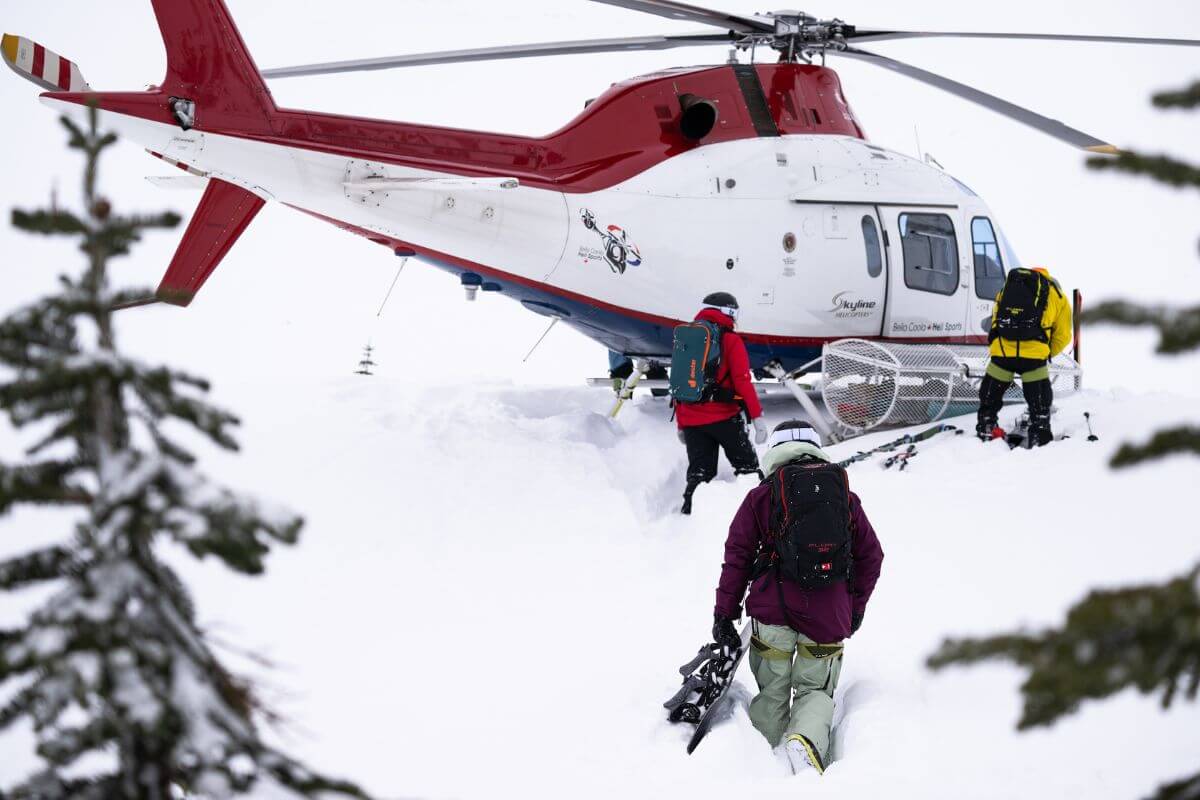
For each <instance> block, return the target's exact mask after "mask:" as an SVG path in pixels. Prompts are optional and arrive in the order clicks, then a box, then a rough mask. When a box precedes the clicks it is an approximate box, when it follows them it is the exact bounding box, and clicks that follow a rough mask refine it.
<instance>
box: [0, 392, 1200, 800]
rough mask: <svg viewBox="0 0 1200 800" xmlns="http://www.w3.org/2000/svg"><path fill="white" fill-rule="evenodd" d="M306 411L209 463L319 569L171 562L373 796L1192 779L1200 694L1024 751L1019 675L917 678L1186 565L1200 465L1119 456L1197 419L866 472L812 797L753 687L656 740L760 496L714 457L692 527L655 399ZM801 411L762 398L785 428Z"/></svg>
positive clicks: (1098, 792) (306, 730) (1126, 426)
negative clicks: (283, 510)
mask: <svg viewBox="0 0 1200 800" xmlns="http://www.w3.org/2000/svg"><path fill="white" fill-rule="evenodd" d="M294 390H295V396H296V397H298V398H301V400H300V401H298V402H295V403H292V404H289V405H284V406H280V405H277V404H276V403H275V402H273V400H277V398H278V397H279V396H280V395H281V394H284V393H286V392H288V391H289V387H284V386H280V385H276V386H274V387H273V388H272V390H271V391H270V392H266V391H263V390H262V388H261V387H254V388H253V389H251V387H249V386H242V387H235V388H234V392H233V394H235V395H240V394H242V393H243V392H244V393H245V395H246V396H245V397H237V398H236V400H237V401H238V402H236V404H235V407H237V408H238V410H239V412H241V413H242V414H243V415H244V418H246V419H247V420H248V427H247V430H246V431H245V435H244V437H243V438H244V444H245V449H244V455H242V456H239V457H230V456H226V455H224V454H216V455H212V456H211V457H210V458H209V463H208V465H207V469H208V470H210V471H211V472H212V473H213V475H214V477H218V478H219V479H220V480H221V481H222V482H225V483H228V484H230V485H237V486H239V487H242V488H245V489H248V490H253V491H255V492H258V493H260V494H262V495H263V496H264V498H266V499H271V500H279V501H281V502H283V503H286V504H289V505H291V506H292V507H294V508H295V509H296V510H297V511H299V512H301V513H303V514H304V515H305V516H306V517H307V526H306V528H305V531H304V534H303V536H302V539H301V543H300V545H299V547H297V548H294V549H292V550H290V551H289V550H286V549H278V550H277V551H276V553H275V555H273V556H272V558H271V560H270V561H269V562H268V573H267V577H266V578H264V579H245V578H239V577H236V576H231V575H229V574H228V573H226V572H225V571H224V570H222V569H220V568H219V567H216V566H214V565H212V564H197V563H195V562H193V561H192V560H191V559H190V558H187V557H183V556H181V557H179V558H177V559H174V560H175V561H176V562H177V563H178V565H179V568H180V569H181V571H182V572H183V574H184V577H185V578H186V579H187V580H188V581H189V583H190V584H191V585H193V586H194V587H195V588H196V592H195V593H196V600H197V602H198V605H199V607H200V609H201V612H202V614H203V615H204V618H205V619H206V620H208V621H209V622H210V623H211V624H212V625H213V626H214V627H215V628H216V629H217V631H218V632H219V633H220V634H221V636H222V638H224V639H230V640H233V641H235V642H237V643H239V644H241V645H243V646H246V647H248V648H249V649H250V650H252V651H254V652H256V653H258V654H260V655H264V656H266V657H268V658H270V659H272V660H274V661H276V662H277V663H278V664H279V667H278V669H277V670H275V671H274V672H268V673H265V674H264V673H262V670H261V668H259V667H256V666H254V665H252V664H250V663H249V662H246V663H241V662H240V661H238V662H237V663H238V664H239V666H240V667H242V668H243V669H245V670H247V671H249V672H251V673H257V674H260V675H262V677H263V681H264V683H265V685H266V686H267V687H268V690H270V689H271V688H272V687H276V691H275V692H274V694H276V695H279V698H278V699H277V700H276V704H277V705H279V706H280V707H281V708H280V710H282V711H283V712H284V713H285V715H286V716H287V717H289V718H290V720H291V723H292V724H291V725H289V726H288V727H286V728H285V729H284V730H283V731H281V732H279V733H278V734H274V735H275V736H276V737H277V738H278V739H279V740H280V741H279V743H280V744H281V745H282V746H283V747H285V748H286V749H288V750H290V751H292V752H294V753H296V754H297V755H299V756H302V757H304V758H306V759H308V760H309V761H310V763H311V764H313V766H316V767H318V768H321V769H323V770H326V771H329V772H331V773H333V774H339V775H344V776H346V777H349V778H352V779H354V780H359V781H361V782H362V783H363V784H364V785H365V786H366V787H368V788H369V789H370V790H371V791H373V792H375V793H377V794H378V795H379V796H381V797H397V796H405V797H431V798H457V797H462V798H467V797H501V796H503V797H509V796H512V797H518V796H519V797H563V796H565V797H601V796H606V797H611V796H622V797H650V796H657V797H664V796H665V797H675V796H679V797H683V796H687V797H689V798H696V797H713V798H723V799H724V798H729V797H730V796H736V795H735V794H731V793H738V792H753V793H754V796H756V797H794V796H797V794H798V793H802V794H804V795H805V796H808V797H833V796H837V797H838V798H841V800H852V799H853V798H868V797H869V798H875V797H878V796H879V792H880V790H881V789H886V792H887V797H888V798H889V800H896V798H929V797H946V798H961V797H972V798H993V797H994V798H1010V797H1014V796H1025V797H1063V796H1067V795H1068V794H1077V795H1079V796H1087V797H1089V798H1109V797H1111V798H1138V797H1141V796H1144V795H1146V794H1147V793H1148V792H1149V790H1150V789H1151V788H1152V787H1153V786H1154V785H1156V784H1157V783H1158V782H1160V781H1161V780H1166V779H1168V778H1172V777H1177V776H1179V775H1181V774H1184V773H1185V772H1187V771H1188V770H1189V769H1194V763H1193V762H1194V755H1195V752H1194V751H1195V738H1194V734H1195V730H1196V725H1197V722H1200V714H1198V712H1197V708H1196V706H1195V705H1194V704H1193V705H1188V704H1182V705H1180V706H1179V707H1177V709H1176V710H1174V711H1172V712H1170V713H1168V714H1162V713H1160V711H1159V709H1158V705H1157V701H1156V698H1147V697H1141V696H1137V695H1136V694H1134V693H1132V692H1129V693H1126V694H1123V695H1120V696H1118V697H1116V698H1114V699H1112V700H1110V701H1108V702H1105V703H1095V704H1090V705H1088V706H1086V707H1085V708H1084V710H1083V712H1082V713H1080V714H1078V715H1077V716H1075V717H1072V718H1069V719H1066V720H1064V721H1062V722H1060V723H1059V724H1058V725H1057V726H1055V727H1054V728H1052V729H1049V730H1039V731H1035V732H1030V733H1027V734H1024V735H1017V734H1016V733H1015V731H1014V724H1015V722H1016V719H1017V715H1018V712H1019V702H1018V695H1017V688H1018V685H1019V682H1020V674H1019V673H1018V672H1017V671H1016V670H1014V669H1012V668H1010V667H1007V666H1004V665H997V664H991V665H986V666H982V667H977V668H973V669H954V670H949V671H945V672H943V673H938V674H934V673H930V672H928V671H927V670H926V669H925V668H924V666H923V661H924V659H925V657H926V656H927V655H928V654H929V653H930V652H931V651H932V650H933V649H934V648H935V647H936V646H937V644H938V643H939V642H940V641H941V640H942V639H943V638H944V637H945V636H947V635H952V634H953V635H967V634H984V633H989V632H997V631H1000V630H1007V629H1011V628H1014V627H1017V626H1022V625H1023V626H1027V627H1038V626H1041V625H1045V624H1049V623H1052V622H1055V621H1057V620H1059V619H1060V617H1061V615H1062V612H1063V611H1064V610H1065V609H1066V607H1067V606H1068V605H1069V604H1070V603H1071V602H1073V601H1075V600H1077V599H1078V598H1080V597H1081V596H1082V595H1083V593H1084V592H1085V591H1086V590H1087V589H1088V588H1090V587H1092V586H1115V585H1121V584H1125V583H1130V582H1135V581H1141V580H1151V579H1159V578H1162V577H1165V576H1167V575H1171V574H1174V573H1176V572H1178V571H1180V570H1181V569H1183V568H1185V567H1186V566H1187V565H1190V564H1191V563H1194V560H1195V558H1196V557H1197V555H1198V553H1197V548H1196V541H1195V539H1194V537H1189V536H1186V535H1181V532H1182V528H1181V526H1184V527H1186V525H1187V523H1186V522H1185V521H1182V520H1181V519H1180V518H1179V516H1180V515H1179V513H1178V511H1177V510H1176V509H1175V508H1174V507H1173V506H1172V504H1171V502H1169V493H1168V492H1166V491H1165V490H1164V480H1165V479H1166V478H1168V477H1169V479H1170V485H1172V486H1175V487H1183V486H1188V485H1193V486H1194V485H1196V483H1197V479H1198V478H1200V465H1198V464H1197V463H1196V462H1195V461H1194V460H1187V459H1183V458H1175V459H1171V460H1170V461H1168V462H1165V463H1162V464H1159V465H1157V466H1150V467H1144V468H1135V469H1132V470H1128V471H1125V472H1123V473H1113V472H1111V471H1110V470H1109V469H1108V468H1107V465H1106V459H1107V457H1108V456H1109V455H1110V454H1111V453H1112V452H1113V450H1114V449H1115V448H1116V447H1117V446H1118V445H1119V444H1120V443H1121V442H1122V441H1124V440H1126V439H1130V438H1134V439H1138V438H1144V435H1145V434H1146V432H1147V431H1149V430H1150V429H1151V428H1152V427H1156V426H1159V425H1163V424H1168V423H1171V422H1175V421H1178V420H1179V419H1180V418H1182V415H1183V414H1184V413H1185V412H1186V411H1187V410H1188V406H1189V404H1188V403H1181V402H1172V398H1171V397H1170V396H1168V395H1163V394H1147V395H1139V394H1134V393H1131V392H1127V391H1113V392H1108V391H1105V392H1100V391H1094V390H1093V391H1086V392H1085V393H1084V394H1083V395H1081V396H1079V397H1075V398H1070V399H1066V400H1065V401H1063V402H1061V403H1060V404H1059V412H1058V415H1057V417H1056V433H1067V434H1069V435H1070V437H1071V438H1069V439H1067V440H1066V441H1063V442H1059V443H1056V444H1054V445H1052V446H1050V447H1048V448H1046V449H1044V450H1042V451H1037V452H1027V451H1011V452H1010V451H1009V450H1008V449H1007V448H1005V447H1004V446H1003V445H1002V444H1000V443H993V444H990V445H987V446H983V445H981V444H979V443H978V442H976V441H975V440H974V439H973V438H971V437H970V436H969V433H968V434H967V435H963V436H961V437H951V436H948V435H941V436H938V437H936V438H935V439H933V440H931V441H929V442H926V443H923V444H921V445H918V455H917V456H916V457H915V458H914V459H913V460H912V463H911V464H910V465H909V467H908V468H907V470H906V471H905V472H903V473H901V472H898V471H896V470H895V469H892V470H886V471H885V470H883V469H882V468H881V467H880V464H881V462H882V459H883V456H876V457H875V458H874V459H872V460H871V461H868V462H865V463H861V464H856V465H854V466H852V467H851V468H850V476H851V485H852V486H853V488H854V489H855V490H856V491H857V492H858V493H859V495H860V496H861V497H862V499H863V504H864V508H865V509H866V511H867V513H868V515H869V516H870V518H871V520H872V522H873V524H874V525H875V527H876V529H877V531H878V533H879V536H880V539H881V541H882V543H883V547H884V550H885V552H886V559H885V562H884V567H883V576H882V578H881V580H880V582H879V586H878V588H877V590H876V594H875V596H874V597H873V599H872V602H871V605H870V607H869V609H868V612H867V617H866V622H865V624H864V626H863V628H862V630H861V632H860V633H859V634H858V635H857V636H856V637H855V638H854V639H853V640H852V641H850V642H849V643H848V646H847V650H846V661H845V666H844V669H843V672H842V683H841V686H840V687H839V693H838V704H839V708H838V712H837V720H838V723H839V724H838V727H837V730H836V731H835V742H834V747H835V750H836V757H837V760H836V761H835V762H834V763H833V764H832V765H831V766H830V768H829V770H828V772H827V773H826V775H825V776H824V777H823V778H818V777H817V776H815V775H808V776H799V777H795V776H792V775H790V773H789V771H788V769H787V767H786V765H785V764H784V763H783V762H782V761H779V760H777V759H776V757H775V756H774V755H773V754H772V753H771V752H770V750H769V749H768V748H767V746H766V745H765V743H764V742H763V740H762V739H761V737H759V735H758V733H757V732H756V731H754V729H753V728H752V727H751V725H750V722H749V719H748V717H747V715H746V703H747V702H748V700H749V697H750V696H751V695H752V692H753V688H754V686H753V677H752V676H751V675H750V672H749V670H748V669H747V668H746V667H745V666H743V668H742V670H741V671H740V673H739V676H740V682H741V684H742V687H741V688H740V689H738V687H735V689H736V690H737V691H738V694H737V695H736V696H735V702H734V703H733V704H732V713H731V715H730V718H729V719H728V720H726V721H724V722H722V723H720V724H719V725H717V726H716V727H715V728H714V730H713V731H712V732H711V733H710V735H709V737H708V738H707V739H705V741H704V742H703V744H702V745H701V746H700V747H699V749H698V750H697V751H696V753H695V754H694V755H693V756H690V757H689V756H687V755H685V753H684V746H685V743H686V741H687V739H688V737H689V735H690V732H691V727H690V726H686V725H681V726H672V725H669V724H668V723H667V722H666V721H665V711H664V710H663V709H662V707H661V704H662V702H663V701H664V700H665V699H666V698H667V697H669V696H670V695H671V694H672V693H673V692H674V691H675V689H676V688H677V685H678V682H679V676H678V673H677V672H676V668H677V667H678V666H679V664H682V663H683V662H684V661H686V660H688V658H690V656H691V655H692V654H693V653H694V652H695V650H696V648H697V647H698V646H699V645H700V644H701V643H702V642H704V641H707V638H708V636H709V628H710V626H711V613H712V603H713V590H714V587H715V585H716V581H717V576H718V571H719V567H720V564H721V560H722V551H723V544H724V536H725V531H726V528H727V525H728V522H729V519H730V518H731V517H732V514H733V512H734V510H735V509H736V507H737V505H738V503H740V501H741V499H742V497H743V496H744V494H745V492H746V491H747V490H749V489H750V488H751V486H753V479H752V478H741V479H737V480H735V479H734V478H733V476H732V475H731V474H730V471H729V467H728V465H727V464H725V463H724V462H723V463H722V472H721V474H720V476H719V477H718V478H717V480H715V481H714V482H713V483H711V484H709V485H707V486H704V487H701V488H700V490H699V491H698V492H697V494H696V511H695V514H694V515H693V516H692V517H691V518H682V517H680V516H679V515H678V514H677V513H676V511H677V509H678V503H679V492H680V491H681V489H682V483H683V471H684V454H683V448H682V447H681V446H680V445H679V444H678V442H677V441H676V439H675V436H674V430H673V426H671V425H669V424H667V422H666V419H667V416H668V414H669V412H668V410H667V408H666V405H665V403H663V402H662V401H657V400H652V399H650V398H648V397H647V398H639V399H637V400H636V401H635V402H634V403H633V404H632V405H629V406H627V407H626V409H625V410H624V411H623V412H622V414H621V416H620V418H619V419H618V420H617V421H616V422H610V421H609V420H608V419H607V418H606V416H605V414H606V412H607V410H608V408H609V406H610V404H611V399H610V396H609V395H607V394H606V393H603V392H598V391H596V390H589V389H585V388H519V387H516V386H513V385H509V384H503V383H492V384H485V385H483V386H479V385H452V386H446V387H438V388H414V387H413V386H412V384H407V383H401V382H391V381H389V380H388V379H387V378H385V377H375V378H372V379H370V380H363V379H360V378H349V379H346V380H344V381H338V382H333V383H327V384H324V385H322V386H320V387H319V388H318V389H316V390H313V388H312V387H311V386H308V387H305V388H304V390H301V389H300V388H299V387H295V389H294ZM1084 410H1090V411H1091V412H1092V418H1093V424H1094V426H1095V428H1096V432H1097V433H1098V434H1099V435H1100V436H1101V440H1100V441H1099V442H1097V443H1089V442H1087V441H1086V434H1087V432H1086V429H1085V428H1084V423H1083V417H1082V412H1083V411H1084ZM1018 411H1019V409H1017V408H1009V409H1007V410H1006V411H1005V415H1004V417H1003V419H1004V420H1005V421H1007V420H1009V419H1011V418H1012V417H1014V416H1015V415H1016V414H1017V413H1018ZM793 413H794V410H793V406H792V405H791V404H790V403H789V402H787V401H784V400H771V401H768V403H767V416H768V420H769V422H770V423H771V424H774V423H775V422H778V421H780V420H781V419H784V418H786V417H788V416H791V415H793ZM952 421H953V422H955V423H956V424H958V425H959V426H960V427H963V428H964V429H969V428H970V427H971V425H972V420H970V419H966V418H959V419H957V420H952ZM916 429H917V430H919V429H921V428H920V427H918V428H916ZM900 433H901V432H899V431H888V432H884V433H878V434H873V435H871V436H868V437H864V438H863V439H861V440H857V441H854V442H851V443H847V444H842V445H837V446H834V447H832V448H831V452H832V453H833V454H834V455H835V456H839V457H844V456H845V455H848V454H850V453H852V452H855V451H857V450H859V449H867V448H869V447H872V446H874V445H876V444H879V443H881V442H884V441H887V440H889V439H892V438H895V437H896V436H898V435H900ZM1152 498H1164V499H1165V500H1167V501H1166V502H1152V503H1147V502H1146V501H1147V499H1152ZM15 519H16V520H17V521H20V522H22V523H28V522H29V521H30V520H31V518H30V517H25V516H22V517H18V518H15ZM22 527H24V526H22ZM23 535H26V536H27V534H23ZM1130 556H1133V557H1132V558H1131V557H1130ZM230 658H231V659H234V660H235V661H237V659H236V657H235V656H232V655H231V656H230ZM279 687H282V688H279ZM270 694H271V693H270V692H269V693H268V696H270ZM22 739H23V736H22V735H20V734H19V735H17V736H8V737H5V738H4V739H0V782H7V781H8V780H10V779H11V778H12V777H13V776H14V775H15V774H19V772H23V771H25V770H24V769H23V770H19V771H15V767H14V765H16V764H21V763H23V764H24V765H25V769H27V768H28V766H29V765H30V762H29V760H28V758H29V757H28V756H27V755H23V754H24V753H27V752H28V741H27V740H24V741H23V740H22ZM18 754H22V755H20V756H19V757H18ZM1127 755H1132V756H1133V758H1135V760H1136V761H1137V767H1136V768H1133V767H1131V766H1130V764H1129V760H1128V759H1127V758H1126V756H1127Z"/></svg>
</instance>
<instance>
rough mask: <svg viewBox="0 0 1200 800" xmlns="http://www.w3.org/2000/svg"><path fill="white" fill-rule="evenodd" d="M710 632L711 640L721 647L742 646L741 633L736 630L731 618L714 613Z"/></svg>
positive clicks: (734, 647)
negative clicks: (711, 634)
mask: <svg viewBox="0 0 1200 800" xmlns="http://www.w3.org/2000/svg"><path fill="white" fill-rule="evenodd" d="M712 633H713V641H714V642H716V643H717V644H719V645H721V646H722V647H728V648H729V649H730V650H737V649H738V648H739V647H741V646H742V635H741V634H740V633H738V632H737V628H735V627H733V620H731V619H729V617H722V616H721V615H720V614H714V615H713V630H712Z"/></svg>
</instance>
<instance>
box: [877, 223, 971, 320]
mask: <svg viewBox="0 0 1200 800" xmlns="http://www.w3.org/2000/svg"><path fill="white" fill-rule="evenodd" d="M959 216H960V215H959V212H958V208H957V207H955V206H921V207H914V208H905V207H903V206H887V207H884V208H881V209H880V217H881V219H882V220H883V221H884V224H885V234H884V241H885V243H886V245H887V253H888V259H887V262H888V270H889V278H890V280H889V281H888V289H889V291H888V308H887V314H886V315H885V318H884V325H883V335H884V336H886V337H889V338H897V339H916V340H922V341H928V340H935V341H937V340H945V339H960V338H961V337H962V336H963V322H964V319H965V315H966V312H967V310H968V309H967V298H966V294H967V292H966V290H967V287H968V278H967V272H966V268H965V267H964V266H963V264H964V263H969V261H967V259H966V256H965V255H964V251H963V247H964V246H969V245H970V237H969V236H968V235H966V232H965V231H964V230H963V229H962V223H961V220H960V219H959Z"/></svg>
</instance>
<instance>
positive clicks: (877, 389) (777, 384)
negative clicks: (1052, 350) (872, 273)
mask: <svg viewBox="0 0 1200 800" xmlns="http://www.w3.org/2000/svg"><path fill="white" fill-rule="evenodd" d="M987 363H988V349H987V347H986V346H983V345H938V344H906V343H903V342H880V341H868V340H865V339H840V340H838V341H836V342H829V343H827V344H826V345H825V346H824V347H823V348H822V351H821V357H820V358H819V359H815V360H813V361H811V362H809V363H808V364H805V365H804V366H802V367H800V368H799V369H796V370H792V371H790V372H789V371H785V370H784V369H783V367H782V366H781V365H780V364H779V363H778V362H771V363H769V364H767V365H766V367H764V369H763V371H764V372H766V373H767V374H769V375H771V376H772V377H774V378H775V379H776V380H775V381H774V382H767V381H756V382H754V388H755V390H756V391H757V392H758V393H759V394H760V395H763V396H770V395H780V394H785V393H786V394H790V395H791V396H792V397H794V398H795V399H796V402H797V403H799V404H800V406H801V408H803V409H804V412H805V414H806V415H807V416H808V418H809V420H810V421H811V422H812V424H813V425H814V426H815V427H816V428H818V429H819V430H820V431H821V434H822V436H823V437H824V439H825V441H827V442H840V441H844V440H846V439H849V438H852V437H855V436H859V435H861V434H864V433H867V432H868V431H871V430H874V429H877V428H887V427H895V426H902V425H919V424H924V423H927V422H936V421H937V420H939V419H944V418H946V417H952V416H957V415H960V414H969V413H974V411H975V410H976V409H977V408H978V407H979V381H980V379H981V378H982V377H983V375H984V370H985V369H986V367H987ZM818 364H820V373H819V378H818V377H816V376H815V375H813V374H812V373H810V372H808V371H809V370H811V369H812V368H814V367H815V366H816V365H818ZM647 369H649V362H648V361H646V360H644V359H639V360H638V361H637V362H636V365H635V370H634V373H633V374H632V375H630V377H629V378H628V379H626V380H625V381H624V382H623V383H622V385H621V388H620V391H619V392H618V399H617V403H616V406H615V407H614V408H613V410H612V413H611V414H610V416H612V417H616V416H617V414H618V413H620V410H621V407H622V406H623V405H624V403H625V401H626V400H628V399H630V398H631V397H632V396H633V393H634V391H635V390H637V389H659V390H662V389H666V388H668V386H669V385H670V384H669V382H668V381H666V380H649V379H646V378H645V372H646V370H647ZM1049 369H1050V379H1051V381H1052V383H1053V386H1054V394H1055V396H1058V397H1062V396H1065V395H1069V394H1071V393H1072V392H1075V391H1078V390H1079V388H1080V386H1081V384H1082V376H1083V370H1082V368H1081V367H1080V366H1079V364H1078V362H1076V361H1075V360H1074V359H1073V358H1071V357H1070V356H1067V355H1066V354H1062V355H1059V356H1056V357H1055V358H1054V359H1053V360H1052V361H1051V362H1050V364H1049ZM804 376H808V377H807V378H806V380H805V382H804V383H799V382H798V381H799V379H800V378H801V377H804ZM588 385H589V386H595V387H600V386H603V387H605V388H609V389H611V388H612V385H613V384H612V379H611V378H590V379H588ZM1004 399H1005V403H1015V402H1022V401H1023V398H1022V395H1021V387H1020V385H1019V384H1018V383H1014V384H1013V385H1012V386H1011V387H1010V388H1009V391H1008V393H1007V394H1006V395H1005V398H1004ZM821 406H824V408H823V409H822V408H821Z"/></svg>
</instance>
